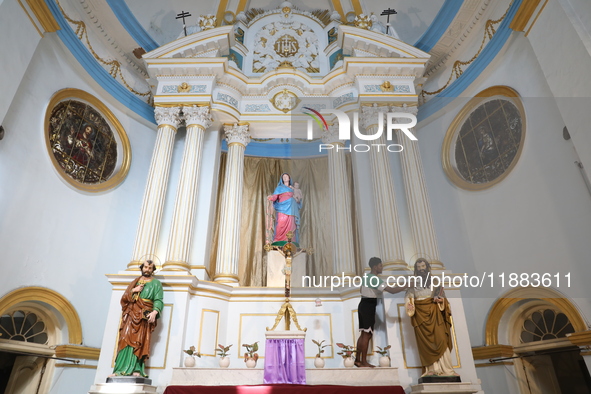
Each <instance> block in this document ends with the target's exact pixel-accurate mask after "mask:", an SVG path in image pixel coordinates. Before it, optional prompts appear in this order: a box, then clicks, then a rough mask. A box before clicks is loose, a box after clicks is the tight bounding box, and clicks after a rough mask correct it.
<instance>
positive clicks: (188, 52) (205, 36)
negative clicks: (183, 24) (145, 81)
mask: <svg viewBox="0 0 591 394" xmlns="http://www.w3.org/2000/svg"><path fill="white" fill-rule="evenodd" d="M234 45H235V40H234V27H233V26H222V27H218V28H215V29H209V30H204V31H200V32H198V33H194V34H190V35H188V36H185V37H181V38H179V39H177V40H175V41H172V42H170V43H168V44H166V45H163V46H161V47H159V48H157V49H154V50H153V51H151V52H148V53H146V54H145V55H144V56H143V58H144V60H146V61H147V60H149V59H162V58H165V59H168V58H202V57H221V56H227V55H228V54H229V53H230V48H231V47H232V46H234Z"/></svg>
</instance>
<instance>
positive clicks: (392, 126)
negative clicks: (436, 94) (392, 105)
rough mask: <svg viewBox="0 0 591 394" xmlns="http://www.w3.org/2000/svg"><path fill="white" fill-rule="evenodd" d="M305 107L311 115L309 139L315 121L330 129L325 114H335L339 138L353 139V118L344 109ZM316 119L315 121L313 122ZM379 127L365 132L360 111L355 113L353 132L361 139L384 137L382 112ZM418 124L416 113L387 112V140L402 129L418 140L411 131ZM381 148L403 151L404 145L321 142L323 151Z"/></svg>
mask: <svg viewBox="0 0 591 394" xmlns="http://www.w3.org/2000/svg"><path fill="white" fill-rule="evenodd" d="M303 109H305V110H307V111H309V112H304V113H305V114H306V115H308V116H310V119H308V124H307V139H308V140H312V139H313V138H314V137H313V134H314V122H316V124H318V125H319V126H320V128H321V129H322V130H324V131H328V122H327V121H326V119H325V118H324V116H323V115H335V116H336V118H337V121H338V125H339V140H342V141H350V140H351V120H350V119H349V115H347V113H345V112H344V111H339V110H337V109H322V110H320V111H317V110H315V109H313V108H310V107H303ZM400 118H402V119H410V122H407V123H394V120H395V119H400ZM313 121H314V122H313ZM377 125H378V127H377V130H376V132H375V133H374V134H363V133H362V132H361V131H360V130H359V112H354V113H353V133H354V135H355V137H357V138H358V139H359V140H361V141H376V140H378V139H380V138H381V137H382V135H383V134H384V117H383V116H382V114H381V113H379V114H378V123H377ZM416 125H417V117H416V116H415V115H414V114H411V113H407V112H388V113H387V114H386V127H385V129H386V140H387V141H392V139H393V135H394V133H393V131H394V130H400V131H402V132H403V133H404V134H405V135H406V136H407V137H408V138H409V139H410V140H411V141H417V137H416V136H415V135H414V134H413V133H412V132H411V131H410V129H412V128H413V127H415V126H416ZM374 148H375V149H377V150H378V151H380V149H384V150H387V151H388V152H393V153H396V152H402V151H403V149H404V147H403V146H402V145H401V144H365V143H358V144H350V145H349V146H341V145H338V144H336V145H335V144H320V146H319V151H320V152H322V151H323V150H326V151H328V150H331V149H335V150H337V151H339V150H346V151H349V152H351V151H354V152H368V151H369V150H371V149H374Z"/></svg>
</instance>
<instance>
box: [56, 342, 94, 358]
mask: <svg viewBox="0 0 591 394" xmlns="http://www.w3.org/2000/svg"><path fill="white" fill-rule="evenodd" d="M100 354H101V349H100V348H96V347H88V346H74V345H59V346H57V347H56V348H55V356H56V357H64V358H82V359H85V360H98V359H99V355H100Z"/></svg>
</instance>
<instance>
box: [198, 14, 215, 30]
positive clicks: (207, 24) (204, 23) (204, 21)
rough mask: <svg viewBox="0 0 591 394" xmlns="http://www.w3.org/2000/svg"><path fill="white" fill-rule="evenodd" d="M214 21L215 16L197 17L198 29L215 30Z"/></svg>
mask: <svg viewBox="0 0 591 394" xmlns="http://www.w3.org/2000/svg"><path fill="white" fill-rule="evenodd" d="M216 19H217V18H216V16H215V15H211V14H208V15H201V16H200V17H199V27H200V28H201V31H204V30H209V29H213V28H215V24H216Z"/></svg>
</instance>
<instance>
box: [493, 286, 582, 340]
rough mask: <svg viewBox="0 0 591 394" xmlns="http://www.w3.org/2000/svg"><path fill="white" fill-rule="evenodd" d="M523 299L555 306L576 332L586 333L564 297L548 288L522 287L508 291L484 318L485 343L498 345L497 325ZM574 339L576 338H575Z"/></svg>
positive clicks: (577, 314) (574, 311)
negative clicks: (512, 306) (511, 307)
mask: <svg viewBox="0 0 591 394" xmlns="http://www.w3.org/2000/svg"><path fill="white" fill-rule="evenodd" d="M524 299H532V300H542V301H546V302H548V303H550V304H552V305H554V306H556V307H557V308H558V309H560V311H561V312H562V313H564V314H565V315H566V316H567V317H568V320H569V321H570V322H571V324H572V325H573V328H574V329H575V331H576V332H584V331H587V324H585V321H584V320H583V318H582V317H581V314H580V313H579V311H578V310H577V308H576V307H575V306H574V305H573V303H572V302H571V301H570V300H569V299H567V298H564V295H563V294H561V293H559V292H557V291H555V290H553V289H550V288H534V287H522V288H517V289H513V290H510V291H508V292H507V293H505V294H504V295H503V296H502V297H501V298H498V299H497V301H496V302H495V303H494V304H493V306H492V307H491V308H490V311H489V312H488V316H487V318H486V329H485V343H486V345H487V346H491V345H498V344H499V324H500V322H501V318H502V317H503V315H504V314H505V312H506V311H507V310H508V309H509V307H510V306H511V305H513V304H515V303H516V302H518V301H521V300H524ZM575 338H576V337H575Z"/></svg>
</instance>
